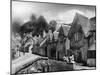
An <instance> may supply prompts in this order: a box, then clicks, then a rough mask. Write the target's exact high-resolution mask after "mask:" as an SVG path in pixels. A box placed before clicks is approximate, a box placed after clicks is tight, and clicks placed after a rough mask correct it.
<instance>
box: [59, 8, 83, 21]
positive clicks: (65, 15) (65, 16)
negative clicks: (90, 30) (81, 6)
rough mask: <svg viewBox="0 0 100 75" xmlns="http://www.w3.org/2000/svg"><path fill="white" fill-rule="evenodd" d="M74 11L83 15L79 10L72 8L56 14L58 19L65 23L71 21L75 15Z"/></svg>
mask: <svg viewBox="0 0 100 75" xmlns="http://www.w3.org/2000/svg"><path fill="white" fill-rule="evenodd" d="M76 12H77V13H80V14H82V15H85V14H84V13H83V12H82V11H80V10H77V9H72V10H69V11H66V12H62V13H60V14H58V19H59V20H60V21H62V22H65V23H71V22H72V21H73V19H74V16H75V14H76Z"/></svg>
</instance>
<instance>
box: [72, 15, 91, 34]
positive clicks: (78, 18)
mask: <svg viewBox="0 0 100 75" xmlns="http://www.w3.org/2000/svg"><path fill="white" fill-rule="evenodd" d="M78 25H81V27H82V30H83V32H84V34H85V35H87V33H88V31H89V30H90V21H89V19H88V18H87V17H86V16H84V15H81V14H79V13H76V15H75V17H74V20H73V23H72V27H73V28H76V29H77V27H78ZM72 31H73V30H72Z"/></svg>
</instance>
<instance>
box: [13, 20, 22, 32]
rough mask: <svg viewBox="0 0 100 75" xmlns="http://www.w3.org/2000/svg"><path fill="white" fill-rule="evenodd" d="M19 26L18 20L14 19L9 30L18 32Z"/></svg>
mask: <svg viewBox="0 0 100 75" xmlns="http://www.w3.org/2000/svg"><path fill="white" fill-rule="evenodd" d="M20 27H21V24H20V22H18V21H14V22H13V23H12V25H11V30H12V32H14V33H19V32H20Z"/></svg>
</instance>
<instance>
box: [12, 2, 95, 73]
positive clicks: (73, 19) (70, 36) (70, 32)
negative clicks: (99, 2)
mask: <svg viewBox="0 0 100 75" xmlns="http://www.w3.org/2000/svg"><path fill="white" fill-rule="evenodd" d="M10 29H11V30H10V32H11V39H10V41H11V48H10V52H11V55H10V56H11V59H10V60H11V63H10V64H11V74H12V75H19V74H35V73H49V72H64V71H81V70H96V6H95V5H81V4H80V5H78V4H67V3H50V2H38V1H22V0H21V1H20V0H18V1H17V0H12V1H11V25H10Z"/></svg>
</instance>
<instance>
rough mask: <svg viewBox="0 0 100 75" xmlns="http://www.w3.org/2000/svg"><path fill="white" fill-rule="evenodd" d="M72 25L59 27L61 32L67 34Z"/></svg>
mask: <svg viewBox="0 0 100 75" xmlns="http://www.w3.org/2000/svg"><path fill="white" fill-rule="evenodd" d="M69 29H70V26H67V25H61V27H60V28H59V29H58V32H59V34H62V35H64V36H67V35H68V33H69Z"/></svg>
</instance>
